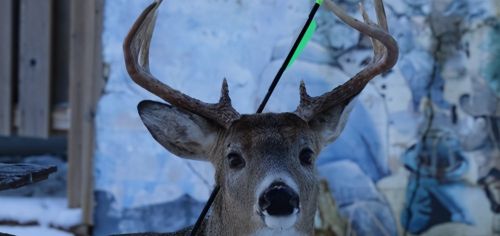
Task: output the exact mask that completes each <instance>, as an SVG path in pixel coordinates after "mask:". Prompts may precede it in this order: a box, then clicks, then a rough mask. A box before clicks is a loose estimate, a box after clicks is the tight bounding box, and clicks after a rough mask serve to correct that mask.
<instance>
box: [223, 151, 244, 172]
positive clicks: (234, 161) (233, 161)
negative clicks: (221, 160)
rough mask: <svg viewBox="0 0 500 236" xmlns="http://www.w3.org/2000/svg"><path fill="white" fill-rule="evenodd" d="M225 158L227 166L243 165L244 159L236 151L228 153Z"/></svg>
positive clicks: (236, 167) (238, 167)
mask: <svg viewBox="0 0 500 236" xmlns="http://www.w3.org/2000/svg"><path fill="white" fill-rule="evenodd" d="M227 159H228V160H229V168H231V169H241V168H243V167H245V159H243V157H241V155H240V154H238V153H234V152H232V153H229V154H228V155H227Z"/></svg>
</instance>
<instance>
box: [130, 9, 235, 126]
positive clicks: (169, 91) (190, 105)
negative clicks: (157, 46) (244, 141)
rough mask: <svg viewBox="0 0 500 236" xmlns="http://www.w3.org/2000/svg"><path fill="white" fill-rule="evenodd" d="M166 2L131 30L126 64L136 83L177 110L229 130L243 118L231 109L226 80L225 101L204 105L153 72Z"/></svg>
mask: <svg viewBox="0 0 500 236" xmlns="http://www.w3.org/2000/svg"><path fill="white" fill-rule="evenodd" d="M161 2H162V0H156V1H155V2H154V3H152V4H151V5H149V6H148V7H147V8H146V9H145V10H144V11H143V12H142V14H141V15H140V16H139V17H138V18H137V20H136V22H135V23H134V25H133V26H132V28H131V29H130V31H129V33H128V35H127V37H126V38H125V41H124V43H123V52H124V55H125V64H126V67H127V72H128V73H129V75H130V77H131V78H132V80H133V81H134V82H135V83H137V84H138V85H140V86H141V87H143V88H145V89H146V90H148V91H149V92H151V93H153V94H155V95H157V96H158V97H160V98H162V99H163V100H165V101H167V102H169V103H170V104H172V105H173V106H175V107H178V108H181V109H185V110H187V111H190V112H192V113H195V114H198V115H200V116H203V117H205V118H207V119H209V120H211V121H213V122H215V123H217V124H219V125H221V126H223V127H225V128H228V127H229V126H230V124H231V123H232V122H233V121H234V120H236V119H238V118H239V116H240V115H239V113H238V112H237V111H236V110H235V109H234V108H233V107H232V106H231V98H230V97H229V91H228V88H227V82H226V80H225V79H224V81H223V83H222V91H221V98H220V100H219V102H218V103H214V104H211V103H204V102H202V101H200V100H198V99H195V98H192V97H190V96H187V95H185V94H183V93H182V92H179V91H178V90H175V89H173V88H171V87H170V86H168V85H166V84H164V83H162V82H161V81H160V80H158V79H156V78H155V77H154V76H153V75H152V74H151V72H150V70H149V46H150V43H151V37H152V35H153V30H154V26H155V22H156V15H157V9H158V7H159V6H160V4H161Z"/></svg>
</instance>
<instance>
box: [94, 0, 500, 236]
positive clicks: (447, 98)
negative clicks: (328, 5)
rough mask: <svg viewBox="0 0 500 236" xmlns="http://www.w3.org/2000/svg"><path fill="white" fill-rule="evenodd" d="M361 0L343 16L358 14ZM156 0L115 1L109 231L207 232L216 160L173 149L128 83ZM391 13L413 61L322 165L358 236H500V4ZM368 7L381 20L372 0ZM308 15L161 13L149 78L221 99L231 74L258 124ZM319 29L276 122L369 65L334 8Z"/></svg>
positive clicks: (107, 148) (371, 97) (379, 87)
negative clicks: (143, 15)
mask: <svg viewBox="0 0 500 236" xmlns="http://www.w3.org/2000/svg"><path fill="white" fill-rule="evenodd" d="M357 2H358V1H354V0H343V1H340V5H341V6H342V7H343V8H344V9H346V10H347V11H348V12H349V13H350V14H351V15H354V16H357V17H358V18H359V12H357V10H356V9H357V7H356V4H357ZM149 3H150V1H125V0H114V1H106V11H105V27H104V29H105V32H104V36H103V42H104V56H105V61H106V62H107V63H108V64H109V80H108V83H107V86H106V92H105V94H104V96H103V97H102V98H101V101H100V103H99V108H98V113H97V118H96V121H97V148H96V154H95V186H96V200H97V205H96V229H95V233H96V235H105V234H109V233H119V232H138V231H170V230H175V229H179V228H181V227H182V226H184V225H187V224H190V223H192V222H194V220H195V219H196V217H197V214H198V212H199V211H200V210H201V207H202V205H203V204H202V202H204V201H205V200H206V199H207V198H208V195H209V192H210V190H211V188H212V185H213V176H212V175H213V169H212V168H211V167H210V166H209V165H208V164H205V163H201V162H196V161H186V160H183V159H180V158H177V157H175V156H174V155H173V154H170V153H169V152H168V151H166V150H164V149H163V148H162V147H161V146H160V145H159V144H157V143H156V142H155V141H154V140H153V139H152V137H151V136H150V135H149V133H148V132H147V130H146V129H145V128H144V126H143V125H142V122H141V121H140V119H139V117H138V115H137V110H136V105H137V103H138V102H139V101H140V100H143V99H156V100H157V98H155V97H154V96H152V95H150V94H148V93H147V92H146V91H144V90H143V89H141V88H140V87H139V86H137V85H135V84H134V83H133V82H132V81H131V80H130V79H129V77H128V75H127V73H126V71H125V69H124V63H123V55H122V52H121V44H122V41H123V38H124V37H125V34H126V33H127V31H128V29H129V27H130V26H131V24H132V22H133V21H134V20H135V18H136V16H137V15H138V14H139V13H140V12H141V11H142V9H144V7H145V6H147V5H148V4H149ZM385 4H386V12H387V15H388V19H389V28H390V32H391V34H392V35H393V36H394V37H395V38H396V39H397V41H398V43H399V46H400V59H399V61H398V64H397V65H396V66H395V67H394V69H393V70H391V71H390V72H388V73H385V74H384V75H382V76H379V77H378V78H376V79H374V80H373V81H372V82H370V84H369V85H368V86H367V87H366V88H365V90H364V91H363V92H362V94H361V95H360V96H359V97H358V99H357V100H358V101H357V103H356V105H355V108H354V110H353V112H352V114H351V116H350V120H349V122H348V124H347V127H346V129H345V130H344V132H343V134H342V135H341V137H340V138H339V139H338V140H337V141H336V142H335V143H334V144H332V145H331V146H329V147H327V148H326V149H325V150H324V151H323V153H322V154H321V157H320V158H319V160H318V163H317V165H318V169H319V171H320V173H322V178H325V179H328V180H329V185H330V189H332V191H333V196H334V197H335V199H336V201H337V202H340V203H342V204H341V205H340V209H339V210H340V212H341V213H342V214H343V216H344V217H345V218H346V219H347V220H348V221H349V222H350V223H351V224H350V225H351V226H352V227H353V229H354V230H355V232H357V235H387V234H389V235H396V234H403V233H404V231H405V229H406V230H408V231H410V232H412V233H415V234H423V235H492V234H494V232H496V233H497V234H499V232H500V229H499V227H500V224H499V223H498V222H499V221H500V219H499V216H498V215H496V216H495V215H494V213H493V212H494V209H493V208H494V206H495V205H494V199H493V197H491V196H493V195H492V194H491V193H490V194H489V195H487V194H486V191H485V189H486V188H487V187H488V186H492V185H491V184H490V185H488V183H492V182H494V181H497V183H498V181H499V179H500V176H498V174H496V172H495V171H494V170H495V169H497V170H498V169H500V154H499V153H500V151H499V146H500V132H499V129H500V102H499V101H500V99H499V98H500V20H499V18H500V3H499V2H498V1H496V0H440V1H431V0H386V1H385ZM365 5H366V8H367V9H370V10H371V9H373V7H372V5H371V1H365ZM311 6H312V1H306V0H300V1H283V0H255V1H254V0H252V1H249V0H224V1H221V0H194V1H188V2H186V1H173V0H171V1H164V3H163V4H162V6H161V8H160V12H159V15H158V23H157V27H156V30H155V34H154V37H153V42H152V49H151V66H152V68H151V69H152V71H153V73H154V74H155V75H157V77H158V78H161V79H162V80H163V81H164V82H168V83H169V84H170V85H171V86H172V87H174V88H176V89H179V90H182V91H184V92H186V93H187V94H189V95H192V96H194V97H197V98H199V99H201V100H204V101H208V102H214V101H216V99H217V98H218V96H219V94H218V91H219V89H220V87H219V86H220V84H221V81H222V79H223V78H227V79H228V82H229V89H230V95H231V98H232V100H233V105H234V106H235V107H236V109H237V110H238V111H240V112H242V113H251V112H254V111H255V110H256V108H257V106H258V104H259V102H260V100H261V99H262V97H263V96H264V94H265V91H267V87H268V85H269V83H270V81H271V80H272V78H273V77H274V75H275V73H276V72H277V70H278V68H279V66H280V65H281V63H282V61H283V60H284V58H285V57H286V54H287V53H288V50H289V48H290V45H291V43H292V42H293V40H294V39H295V37H296V35H297V34H298V32H299V30H300V28H301V27H302V25H303V23H304V21H305V19H306V17H307V14H308V12H309V10H310V8H311ZM370 13H372V12H371V11H370ZM372 15H373V14H372ZM372 18H374V17H372ZM316 20H317V23H318V29H317V31H316V33H315V34H314V36H313V38H312V40H311V42H309V44H308V46H307V47H306V49H305V50H304V52H303V53H302V55H301V56H300V57H299V58H298V60H297V61H296V62H295V63H294V64H293V66H292V67H291V68H289V69H288V70H287V72H286V73H285V74H284V76H283V78H282V81H281V82H280V84H279V85H278V87H277V89H276V92H275V94H273V96H272V98H271V100H270V102H269V104H268V106H267V110H268V111H274V112H280V111H292V110H294V109H295V107H296V106H297V104H298V98H299V97H298V85H299V82H300V80H304V81H305V82H306V84H307V85H308V91H310V93H311V94H312V95H318V94H321V93H323V92H325V91H328V90H330V89H331V88H333V87H334V86H336V85H338V84H340V83H342V82H344V81H345V80H347V79H348V78H349V77H351V76H353V75H354V74H356V72H357V71H359V70H360V69H361V68H362V67H363V65H365V64H366V62H367V61H369V60H370V56H371V48H370V42H369V40H368V38H366V37H364V36H362V35H360V34H359V33H357V32H356V31H354V30H352V29H350V28H348V27H346V26H345V25H344V24H342V23H341V22H340V21H339V20H338V19H337V18H336V17H335V16H334V15H333V14H331V13H329V12H326V11H325V10H323V9H321V10H320V11H319V12H318V14H317V16H316ZM329 173H335V174H329ZM480 180H482V181H480ZM346 193H349V194H346ZM496 194H499V193H496ZM488 196H490V197H488ZM497 201H498V199H497ZM497 210H498V211H500V209H497ZM422 212H424V213H422ZM425 212H427V214H425ZM497 214H498V213H497ZM495 217H496V218H495ZM495 230H496V231H495Z"/></svg>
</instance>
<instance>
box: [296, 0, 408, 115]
mask: <svg viewBox="0 0 500 236" xmlns="http://www.w3.org/2000/svg"><path fill="white" fill-rule="evenodd" d="M325 6H326V8H327V9H328V10H330V11H332V12H333V13H334V14H335V15H337V17H339V18H340V19H341V20H342V21H343V22H344V23H346V24H348V25H349V26H351V27H352V28H354V29H356V30H358V31H359V32H361V33H363V34H366V35H368V36H370V37H371V39H372V45H373V52H374V57H373V59H372V62H371V63H370V64H368V65H367V66H366V67H365V68H364V69H363V70H361V71H360V72H358V73H357V74H356V75H355V76H354V77H352V78H351V79H350V80H348V81H347V82H345V83H344V84H343V85H340V86H338V87H336V88H334V89H333V90H331V91H330V92H327V93H325V94H323V95H321V96H318V97H310V96H309V95H308V94H307V91H306V86H305V84H304V82H301V84H300V104H299V106H298V107H297V110H296V111H295V113H296V114H297V115H299V116H300V117H302V118H303V119H304V120H306V121H309V120H311V119H312V118H313V117H314V116H315V115H316V114H318V113H321V112H324V111H326V110H327V109H329V108H331V107H333V106H337V105H341V104H345V103H347V102H349V101H350V100H351V99H352V98H354V97H355V96H356V95H358V94H359V93H360V92H361V90H363V88H364V87H365V86H366V84H367V83H368V82H369V81H370V80H371V79H373V78H374V77H375V76H376V75H378V74H380V73H383V72H384V71H387V70H389V69H391V68H392V67H393V66H394V65H395V64H396V61H397V59H398V54H399V49H398V44H397V42H396V40H394V38H392V36H391V35H389V33H388V27H387V19H386V16H385V11H384V5H383V3H382V0H375V11H376V12H377V21H378V25H377V24H375V23H373V22H372V21H370V19H369V18H368V15H367V14H366V11H365V9H364V7H363V5H361V4H360V11H361V12H362V14H363V18H364V21H365V23H362V22H360V21H358V20H356V19H354V18H352V17H350V16H348V15H347V14H346V13H345V12H344V11H343V10H342V9H340V8H339V7H338V6H336V5H335V4H334V3H333V2H331V1H330V0H325Z"/></svg>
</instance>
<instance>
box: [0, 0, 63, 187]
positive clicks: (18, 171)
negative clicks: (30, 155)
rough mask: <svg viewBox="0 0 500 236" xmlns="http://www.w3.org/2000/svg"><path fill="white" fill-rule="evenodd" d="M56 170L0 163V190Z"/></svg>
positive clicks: (32, 165)
mask: <svg viewBox="0 0 500 236" xmlns="http://www.w3.org/2000/svg"><path fill="white" fill-rule="evenodd" d="M0 1H2V0H0ZM56 171H57V166H41V165H36V164H4V163H0V191H2V190H6V189H12V188H19V187H22V186H26V185H29V184H32V183H36V182H39V181H42V180H45V179H47V178H48V177H49V175H50V174H52V173H54V172H56Z"/></svg>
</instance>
